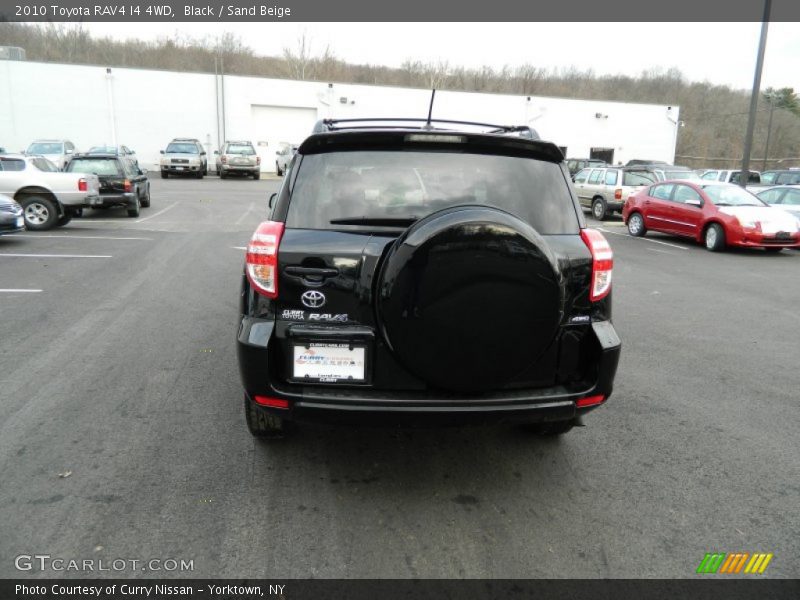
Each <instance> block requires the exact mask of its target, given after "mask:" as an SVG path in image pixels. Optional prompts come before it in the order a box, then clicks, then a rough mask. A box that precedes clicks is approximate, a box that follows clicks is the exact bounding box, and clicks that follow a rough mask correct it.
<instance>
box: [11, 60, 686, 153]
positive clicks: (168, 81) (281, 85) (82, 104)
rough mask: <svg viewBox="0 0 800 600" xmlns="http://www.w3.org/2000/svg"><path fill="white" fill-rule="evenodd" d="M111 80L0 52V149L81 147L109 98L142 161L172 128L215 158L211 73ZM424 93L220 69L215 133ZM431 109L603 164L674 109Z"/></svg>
mask: <svg viewBox="0 0 800 600" xmlns="http://www.w3.org/2000/svg"><path fill="white" fill-rule="evenodd" d="M110 78H111V90H112V94H113V100H112V101H111V102H110V101H109V96H108V77H107V74H106V68H105V67H90V66H78V65H60V64H52V63H35V62H23V61H0V146H4V147H5V148H7V149H9V150H13V151H17V150H20V149H22V148H25V147H27V145H28V144H29V143H30V142H31V141H32V140H34V139H36V138H66V139H69V140H71V141H73V142H74V143H75V144H76V145H77V147H78V148H79V149H83V150H85V149H88V148H89V146H94V145H99V144H104V143H108V144H110V143H111V142H112V125H111V105H112V104H113V109H114V125H115V128H116V134H117V143H119V144H125V145H127V146H130V147H131V148H133V149H134V150H135V151H136V152H137V154H138V155H139V160H140V162H141V163H142V164H143V165H145V166H147V167H148V168H153V167H154V166H155V165H156V164H157V163H158V156H159V150H160V149H162V148H164V146H165V145H166V144H167V142H169V140H170V139H172V138H173V137H195V138H198V139H200V140H201V141H202V142H203V143H204V144H206V146H207V149H208V151H209V164H210V165H213V164H214V160H213V156H212V153H213V150H214V149H216V148H217V144H218V139H217V135H218V134H217V116H216V115H217V112H216V110H217V109H216V102H215V85H214V75H213V74H197V73H176V72H166V71H146V70H141V69H119V68H113V69H112V70H111V76H110ZM341 98H346V99H347V101H346V103H342V102H341V100H340V99H341ZM429 101H430V91H429V90H423V89H407V88H393V87H382V86H365V85H350V84H338V83H335V84H333V86H332V87H329V85H328V84H327V83H325V82H306V81H290V80H281V79H263V78H257V77H236V76H226V77H225V136H226V137H227V138H228V139H250V140H252V141H253V142H254V143H255V142H257V141H258V140H256V139H255V136H256V134H255V132H254V125H255V124H254V122H253V119H254V117H253V115H254V111H253V107H254V106H279V107H281V106H282V107H298V108H308V109H315V110H316V111H317V115H318V116H319V118H327V117H334V118H347V117H387V116H388V117H422V118H424V117H426V116H427V113H428V103H429ZM597 114H600V115H601V117H600V118H598V117H597V116H596V115H597ZM433 116H434V117H439V118H442V119H456V120H467V121H487V122H490V123H499V124H506V125H515V124H526V123H527V124H529V125H530V126H532V127H534V128H535V129H536V130H537V131H538V132H539V133H540V135H541V136H542V138H543V139H547V140H550V141H552V142H554V143H556V144H557V145H559V146H566V147H567V153H568V156H569V157H579V158H580V157H588V156H589V149H590V148H592V147H604V148H613V149H614V162H622V163H625V162H627V161H628V160H630V159H631V158H646V159H653V160H665V161H669V162H671V161H672V160H673V159H674V153H675V131H676V125H675V122H676V121H677V120H678V108H677V107H673V109H672V110H671V111H668V110H667V107H666V106H661V105H652V104H627V103H621V102H602V101H596V100H572V99H566V98H548V97H542V96H534V97H531V98H530V100H528V98H527V97H526V96H512V95H500V94H478V93H468V92H437V94H436V102H435V104H434V111H433ZM309 133H310V131H297V132H296V133H295V135H294V139H287V140H281V141H287V142H296V141H301V140H302V139H303V138H304V137H305V136H307V135H308V134H309ZM220 135H221V134H220ZM273 143H274V140H271V141H270V144H273ZM276 149H277V148H274V149H272V150H271V152H272V153H273V154H274V150H276ZM269 152H270V151H268V153H269Z"/></svg>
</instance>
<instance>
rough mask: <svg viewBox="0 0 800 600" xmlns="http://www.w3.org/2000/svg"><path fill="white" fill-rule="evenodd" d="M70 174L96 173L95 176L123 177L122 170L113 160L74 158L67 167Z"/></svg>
mask: <svg viewBox="0 0 800 600" xmlns="http://www.w3.org/2000/svg"><path fill="white" fill-rule="evenodd" d="M66 170H67V171H69V172H70V173H94V174H95V175H109V176H112V177H117V176H122V169H120V168H119V164H118V163H117V161H116V160H115V159H113V158H91V159H87V158H74V159H72V160H71V161H70V162H69V164H68V165H67V169H66Z"/></svg>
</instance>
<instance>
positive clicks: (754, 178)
mask: <svg viewBox="0 0 800 600" xmlns="http://www.w3.org/2000/svg"><path fill="white" fill-rule="evenodd" d="M741 179H742V172H741V171H735V172H734V173H733V174H732V175H731V183H739V181H741ZM747 183H761V175H760V174H759V173H753V172H752V171H751V172H750V175H749V176H748V177H747Z"/></svg>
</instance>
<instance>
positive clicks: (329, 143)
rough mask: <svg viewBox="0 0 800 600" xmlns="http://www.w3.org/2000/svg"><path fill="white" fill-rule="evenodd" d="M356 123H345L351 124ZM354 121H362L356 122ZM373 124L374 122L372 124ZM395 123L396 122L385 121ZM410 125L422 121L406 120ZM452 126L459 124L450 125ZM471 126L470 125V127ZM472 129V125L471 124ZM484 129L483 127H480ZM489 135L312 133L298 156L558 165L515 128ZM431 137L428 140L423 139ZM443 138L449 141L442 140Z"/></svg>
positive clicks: (546, 149) (360, 130)
mask: <svg viewBox="0 0 800 600" xmlns="http://www.w3.org/2000/svg"><path fill="white" fill-rule="evenodd" d="M354 121H356V120H348V122H354ZM357 121H363V120H362V119H358V120H357ZM371 121H374V120H371ZM387 121H397V119H387ZM409 121H423V120H421V119H409ZM451 123H459V122H452V121H451ZM470 124H472V123H470ZM472 125H474V124H472ZM479 125H481V126H486V124H479ZM489 127H491V128H492V129H490V130H489V131H484V132H479V133H471V132H466V131H464V130H463V129H441V128H427V127H425V128H415V127H408V126H407V125H388V126H383V127H375V126H362V125H356V126H346V127H344V128H340V129H333V130H331V129H328V130H326V131H324V132H319V133H315V134H313V135H311V136H309V137H308V138H306V140H305V141H304V142H303V143H302V144H301V145H300V148H299V149H298V152H299V153H300V154H321V153H325V152H352V151H358V150H364V149H369V150H409V149H411V148H413V149H419V150H426V149H430V150H438V151H442V150H448V151H451V152H468V153H474V154H494V155H500V156H516V157H522V158H535V159H538V160H546V161H548V162H561V161H563V160H564V156H563V154H562V153H561V150H560V149H559V148H558V146H556V145H555V144H553V143H551V142H543V141H541V140H533V139H531V138H528V137H522V136H520V135H516V133H517V132H518V131H519V130H518V129H517V128H516V127H508V128H503V133H502V134H501V133H499V132H498V131H497V129H499V128H498V127H497V126H494V125H491V126H489ZM427 136H430V140H428V139H425V138H426V137H427ZM444 138H452V139H451V140H445V139H444Z"/></svg>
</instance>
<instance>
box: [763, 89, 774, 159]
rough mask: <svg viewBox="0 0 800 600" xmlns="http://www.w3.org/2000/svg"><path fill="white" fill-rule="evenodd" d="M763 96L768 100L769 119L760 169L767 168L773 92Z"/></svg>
mask: <svg viewBox="0 0 800 600" xmlns="http://www.w3.org/2000/svg"><path fill="white" fill-rule="evenodd" d="M764 97H765V98H766V99H767V102H769V121H768V123H767V143H766V144H764V163H763V164H762V165H761V170H762V171H766V170H767V159H768V158H769V138H770V135H771V134H772V113H773V112H775V94H774V93H773V94H765V95H764Z"/></svg>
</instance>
